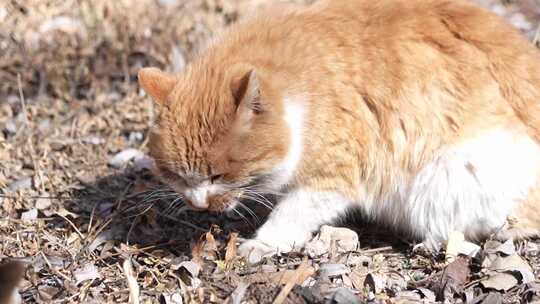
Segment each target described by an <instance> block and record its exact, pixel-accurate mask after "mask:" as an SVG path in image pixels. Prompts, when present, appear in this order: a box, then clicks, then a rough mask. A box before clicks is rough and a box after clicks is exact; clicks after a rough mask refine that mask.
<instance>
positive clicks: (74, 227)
mask: <svg viewBox="0 0 540 304" xmlns="http://www.w3.org/2000/svg"><path fill="white" fill-rule="evenodd" d="M56 215H58V216H59V217H61V218H63V219H64V220H65V221H66V222H68V223H69V225H70V226H71V227H72V228H73V229H74V230H75V232H77V235H78V236H79V238H80V239H81V241H84V235H83V234H82V233H81V231H80V230H79V228H77V226H75V224H73V222H72V221H70V220H69V219H68V218H67V217H65V216H63V215H61V214H60V213H56Z"/></svg>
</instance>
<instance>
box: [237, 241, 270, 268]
mask: <svg viewBox="0 0 540 304" xmlns="http://www.w3.org/2000/svg"><path fill="white" fill-rule="evenodd" d="M238 253H239V254H240V255H241V256H243V257H245V258H246V260H247V261H248V262H249V263H250V264H254V263H257V262H260V261H261V260H262V259H263V258H265V257H269V256H273V255H274V254H277V253H279V252H278V249H277V248H274V247H272V246H269V245H267V244H265V243H263V242H261V241H259V240H247V241H245V242H244V243H242V244H241V245H240V247H238Z"/></svg>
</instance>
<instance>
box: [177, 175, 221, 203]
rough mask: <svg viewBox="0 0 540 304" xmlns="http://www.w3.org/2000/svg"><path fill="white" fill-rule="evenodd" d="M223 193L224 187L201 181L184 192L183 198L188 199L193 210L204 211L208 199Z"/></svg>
mask: <svg viewBox="0 0 540 304" xmlns="http://www.w3.org/2000/svg"><path fill="white" fill-rule="evenodd" d="M224 191H225V187H224V186H221V185H218V184H212V183H210V181H203V182H201V183H200V184H198V185H197V186H195V187H192V188H189V189H187V190H185V191H184V196H185V197H186V198H187V199H189V201H190V202H191V203H192V204H193V206H194V207H195V208H199V209H206V208H208V206H209V203H208V198H209V197H210V196H212V195H216V194H221V193H223V192H224Z"/></svg>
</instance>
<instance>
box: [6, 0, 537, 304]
mask: <svg viewBox="0 0 540 304" xmlns="http://www.w3.org/2000/svg"><path fill="white" fill-rule="evenodd" d="M478 1H479V2H482V4H484V5H486V6H488V7H490V8H492V9H493V10H495V11H497V12H498V13H500V14H501V15H504V16H505V17H507V18H509V20H511V22H513V23H514V24H516V25H517V26H518V27H520V29H522V30H523V31H524V32H525V33H526V34H527V35H528V36H529V37H530V38H531V39H533V38H534V37H533V36H534V34H535V33H537V32H538V31H537V25H538V20H539V19H540V18H539V16H540V14H539V13H538V12H539V9H538V7H540V6H538V5H537V4H534V1H532V0H530V1H529V0H524V1H501V2H499V1H495V0H478ZM296 2H302V1H296ZM304 2H309V1H304ZM254 3H255V4H254ZM268 4H269V3H268V2H264V3H263V1H248V0H241V1H233V0H194V1H183V0H167V1H153V0H143V1H137V2H133V1H129V0H119V1H112V2H111V1H105V0H96V1H87V0H84V1H75V0H67V1H52V0H44V1H41V0H40V1H38V0H23V1H9V2H8V1H5V2H3V3H0V22H2V24H3V25H4V26H3V27H1V28H0V53H2V56H1V57H0V67H1V69H0V101H1V102H0V131H1V132H0V164H1V165H0V239H1V242H0V264H1V265H13V264H11V263H19V262H21V264H17V265H22V263H23V264H24V265H26V269H25V270H22V269H19V268H17V267H13V268H11V269H15V272H16V273H8V272H4V271H0V272H1V273H0V279H1V278H3V277H4V276H6V275H9V276H10V277H13V278H19V277H21V278H22V279H21V282H20V283H19V284H18V289H17V292H16V294H18V295H19V296H20V297H21V298H22V300H23V301H24V303H38V302H40V303H41V302H47V303H68V302H69V303H100V302H107V303H110V302H121V303H127V302H131V303H222V302H227V303H273V302H276V303H338V304H342V303H366V302H369V303H433V302H435V301H440V302H442V301H446V302H448V303H452V302H461V303H501V302H504V303H528V302H533V301H538V300H539V299H540V288H539V287H538V286H539V285H538V278H539V272H540V266H539V265H540V262H539V261H540V258H539V243H537V242H533V241H530V242H521V243H514V242H506V243H499V242H496V241H488V242H486V243H485V244H481V245H482V246H481V247H480V248H478V247H476V244H472V243H469V242H466V241H465V240H464V239H462V238H460V237H459V236H458V237H457V238H456V240H457V241H456V246H454V247H452V246H453V245H452V246H450V248H448V249H447V250H446V251H447V252H446V254H442V253H441V254H430V253H422V252H419V251H417V250H416V248H419V247H417V246H415V244H408V243H405V242H402V241H400V240H399V239H398V238H396V236H395V234H393V233H391V232H384V231H383V232H381V231H380V229H378V228H377V227H372V226H371V225H369V224H367V225H363V226H355V231H352V230H350V229H347V228H345V227H341V228H340V227H331V226H326V227H324V228H322V229H321V231H320V232H319V233H318V234H317V235H316V236H315V237H314V239H313V240H312V241H311V242H310V245H309V246H308V250H305V251H302V252H295V253H291V254H287V255H279V256H274V257H272V258H267V259H265V260H263V261H262V263H260V264H256V265H249V264H248V263H246V261H245V260H244V259H243V258H241V257H239V256H238V254H237V246H238V243H239V242H240V240H241V238H240V236H242V237H247V236H249V233H250V232H252V230H253V228H252V225H253V222H254V221H255V219H253V218H250V215H249V214H244V216H245V217H246V219H247V221H248V222H250V223H246V222H245V221H244V220H242V219H241V218H236V219H234V218H233V219H231V218H227V217H224V216H219V215H215V214H200V213H194V212H191V211H187V210H186V208H185V207H183V206H182V205H181V203H180V202H179V201H177V200H175V199H176V197H175V196H174V194H173V193H172V192H170V191H168V190H167V189H165V188H164V187H163V185H161V184H160V183H159V182H158V181H157V180H156V179H155V177H154V176H153V175H152V174H151V173H150V170H151V168H152V162H151V160H149V159H148V157H147V155H146V154H145V153H146V139H147V134H148V132H149V130H150V127H151V125H152V122H153V119H154V117H155V112H154V110H153V105H152V102H151V101H150V100H149V99H148V98H146V97H145V96H144V93H143V92H142V91H141V90H140V89H139V88H138V87H137V83H136V73H137V71H138V69H139V68H140V67H142V66H148V65H153V66H158V67H161V68H165V69H168V70H169V71H173V70H174V71H178V70H181V69H183V68H184V67H185V65H186V63H188V62H189V61H190V60H191V59H192V58H193V56H194V54H196V52H197V50H198V48H199V47H200V45H203V44H204V42H205V41H206V40H207V39H208V38H209V37H210V36H211V35H212V33H214V32H216V31H218V30H220V29H221V28H223V27H224V26H226V25H227V24H229V23H230V22H232V21H234V20H236V19H238V18H240V17H242V16H243V15H245V14H247V13H248V12H249V10H250V9H252V8H253V7H255V6H258V5H262V6H264V5H268ZM452 248H454V249H452ZM13 261H15V262H13ZM2 267H4V268H2ZM6 267H9V266H0V269H6ZM6 286H8V285H4V284H0V291H1V293H0V296H1V295H2V293H3V292H4V290H3V289H2V288H5V287H6ZM9 288H11V287H9ZM8 292H9V291H8Z"/></svg>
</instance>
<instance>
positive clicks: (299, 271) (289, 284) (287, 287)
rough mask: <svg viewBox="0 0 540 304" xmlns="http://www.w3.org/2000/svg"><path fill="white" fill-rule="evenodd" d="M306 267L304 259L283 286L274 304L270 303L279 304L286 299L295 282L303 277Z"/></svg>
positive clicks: (305, 259) (307, 265)
mask: <svg viewBox="0 0 540 304" xmlns="http://www.w3.org/2000/svg"><path fill="white" fill-rule="evenodd" d="M308 267H309V264H308V259H307V257H305V258H304V260H303V261H302V264H300V266H298V268H297V269H296V271H295V272H294V275H293V276H292V277H291V279H290V280H289V281H288V282H287V284H285V286H284V287H283V289H281V291H280V292H279V294H278V295H277V297H276V298H275V299H274V302H272V303H273V304H281V303H283V302H284V301H285V300H286V299H287V296H288V295H289V293H290V292H291V290H292V289H293V287H294V285H296V281H298V279H299V278H300V277H301V276H302V275H303V273H304V272H306V271H307V269H308Z"/></svg>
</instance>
